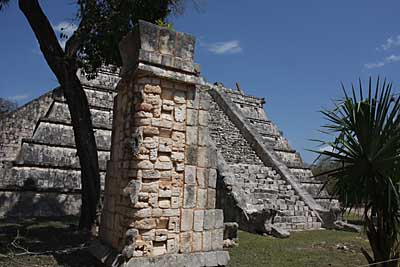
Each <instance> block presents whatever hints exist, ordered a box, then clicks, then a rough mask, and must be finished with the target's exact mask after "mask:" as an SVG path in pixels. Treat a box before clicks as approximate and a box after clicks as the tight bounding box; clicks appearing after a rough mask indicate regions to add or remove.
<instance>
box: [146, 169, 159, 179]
mask: <svg viewBox="0 0 400 267" xmlns="http://www.w3.org/2000/svg"><path fill="white" fill-rule="evenodd" d="M142 173H143V179H160V177H161V175H160V172H159V171H158V170H143V172H142Z"/></svg>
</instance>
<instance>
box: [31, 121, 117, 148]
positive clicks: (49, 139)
mask: <svg viewBox="0 0 400 267" xmlns="http://www.w3.org/2000/svg"><path fill="white" fill-rule="evenodd" d="M94 136H95V138H96V144H97V150H104V151H109V150H110V146H111V131H110V130H102V129H95V130H94ZM24 140H25V141H26V142H27V143H38V144H48V145H52V146H62V147H71V148H74V147H75V138H74V131H73V128H72V126H71V125H65V124H58V123H54V122H49V121H41V122H40V123H39V125H38V127H37V128H36V131H35V133H34V135H33V137H32V139H31V140H29V139H24Z"/></svg>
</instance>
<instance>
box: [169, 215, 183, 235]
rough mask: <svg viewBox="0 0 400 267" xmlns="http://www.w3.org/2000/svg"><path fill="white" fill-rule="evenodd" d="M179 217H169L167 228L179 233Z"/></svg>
mask: <svg viewBox="0 0 400 267" xmlns="http://www.w3.org/2000/svg"><path fill="white" fill-rule="evenodd" d="M180 229H181V228H180V219H179V217H170V218H169V222H168V230H170V231H172V232H174V233H179V232H180Z"/></svg>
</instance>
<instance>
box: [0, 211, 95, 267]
mask: <svg viewBox="0 0 400 267" xmlns="http://www.w3.org/2000/svg"><path fill="white" fill-rule="evenodd" d="M77 220H78V218H76V217H62V218H29V219H17V218H15V219H7V220H0V253H1V255H0V266H10V267H14V266H18V267H24V266H29V267H31V266H68V267H77V266H82V267H85V266H86V267H92V266H96V267H99V266H102V265H101V264H100V263H99V262H98V261H97V260H96V259H95V258H93V257H92V256H91V255H90V254H89V253H88V252H87V251H86V249H84V248H83V249H78V248H79V247H80V246H82V245H84V244H85V242H86V240H87V239H86V237H85V235H83V234H82V233H81V232H79V231H77V226H76V225H77ZM43 252H47V253H44V254H43ZM36 253H39V254H40V255H35V254H36Z"/></svg>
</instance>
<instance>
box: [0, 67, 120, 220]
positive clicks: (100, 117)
mask: <svg viewBox="0 0 400 267" xmlns="http://www.w3.org/2000/svg"><path fill="white" fill-rule="evenodd" d="M81 81H82V84H83V88H84V90H85V92H86V95H87V97H88V102H89V105H90V110H91V113H92V120H93V127H94V130H95V136H96V141H97V147H98V154H99V165H100V174H101V177H102V180H103V181H104V176H105V171H106V161H107V160H108V158H109V150H110V144H111V125H112V114H113V112H112V108H113V99H114V96H115V95H116V92H115V86H116V85H117V82H118V81H119V77H118V75H116V74H115V73H114V72H113V71H112V70H111V69H103V70H102V71H101V72H100V73H99V75H98V77H97V79H96V80H91V81H88V80H86V79H85V78H84V77H83V76H81ZM79 169H80V166H79V160H78V158H77V156H76V150H75V143H74V135H73V130H72V125H71V122H70V115H69V111H68V106H67V104H66V103H65V99H64V97H63V94H62V92H61V90H60V88H57V89H55V90H52V91H50V92H48V93H47V94H45V95H43V96H41V97H39V98H38V99H36V100H33V101H32V102H30V103H28V104H26V105H24V106H22V107H21V108H19V109H18V110H16V111H15V112H13V113H11V114H7V116H6V117H5V118H3V119H2V120H0V217H6V216H60V215H70V214H77V213H78V212H79V207H80V171H79Z"/></svg>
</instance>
